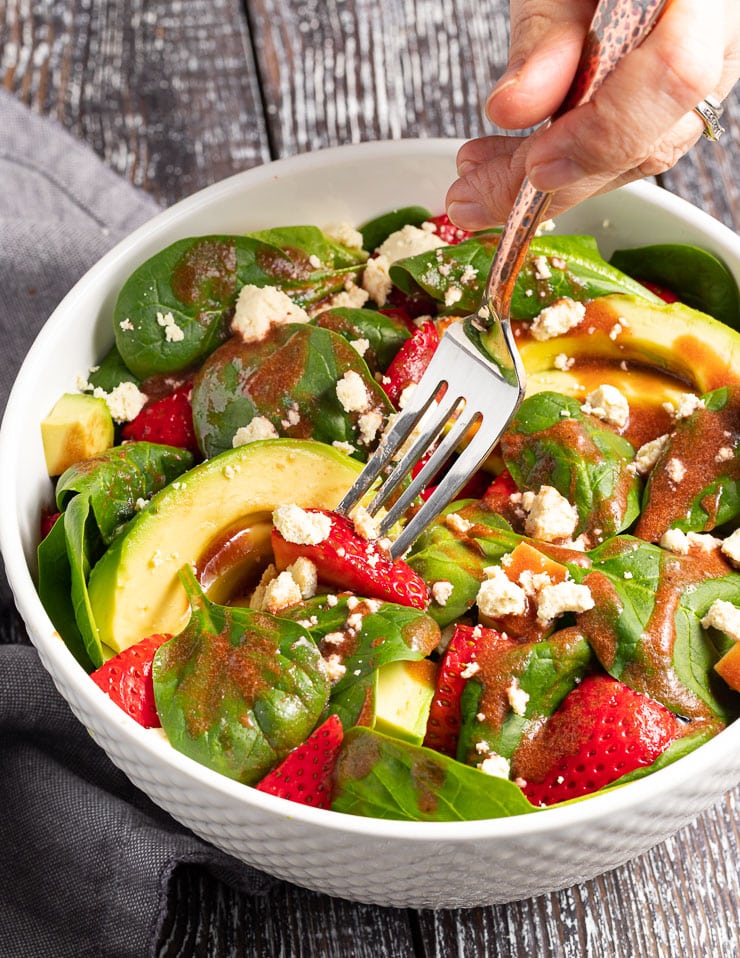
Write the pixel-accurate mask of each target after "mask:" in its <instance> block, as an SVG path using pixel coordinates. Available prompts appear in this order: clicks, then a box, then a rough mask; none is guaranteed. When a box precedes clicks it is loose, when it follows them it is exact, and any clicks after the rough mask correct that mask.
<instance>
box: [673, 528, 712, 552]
mask: <svg viewBox="0 0 740 958" xmlns="http://www.w3.org/2000/svg"><path fill="white" fill-rule="evenodd" d="M658 545H660V546H661V547H662V548H663V549H667V550H668V551H669V552H673V553H675V554H676V555H682V556H685V555H688V554H689V552H690V551H691V548H692V546H694V547H696V548H697V549H701V551H702V552H711V551H712V550H713V549H718V548H719V547H720V546H721V545H722V540H721V539H717V538H715V536H711V535H708V534H707V533H703V532H683V531H682V530H681V529H668V530H667V531H666V532H664V533H663V535H662V536H661V539H660V542H659V543H658Z"/></svg>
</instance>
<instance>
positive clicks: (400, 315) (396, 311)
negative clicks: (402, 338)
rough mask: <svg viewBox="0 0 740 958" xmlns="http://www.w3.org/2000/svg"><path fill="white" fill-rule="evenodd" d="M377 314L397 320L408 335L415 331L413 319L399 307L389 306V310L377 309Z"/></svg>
mask: <svg viewBox="0 0 740 958" xmlns="http://www.w3.org/2000/svg"><path fill="white" fill-rule="evenodd" d="M378 312H379V313H380V314H381V316H391V317H392V318H393V319H397V320H398V321H399V322H401V323H403V324H404V326H405V327H406V328H407V329H408V331H409V332H410V333H413V332H414V331H415V330H416V324H415V323H414V321H413V319H412V318H411V317H410V316H409V314H408V313H407V312H406V310H405V309H403V308H402V307H401V306H391V307H390V309H379V310H378Z"/></svg>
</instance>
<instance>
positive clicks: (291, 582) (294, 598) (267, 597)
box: [262, 569, 302, 615]
mask: <svg viewBox="0 0 740 958" xmlns="http://www.w3.org/2000/svg"><path fill="white" fill-rule="evenodd" d="M301 598H302V596H301V589H300V586H299V585H298V583H297V582H296V581H295V579H294V578H293V576H292V575H291V574H290V572H289V571H288V570H287V569H286V571H285V572H281V573H280V574H279V575H278V576H277V577H276V578H274V579H272V580H271V581H270V582H269V583H268V585H267V587H266V588H265V594H264V598H263V600H262V601H263V608H264V609H265V610H266V611H267V612H269V613H270V614H271V615H275V614H276V613H278V612H279V611H280V610H281V609H286V608H287V607H288V606H290V605H296V603H298V602H300V601H301Z"/></svg>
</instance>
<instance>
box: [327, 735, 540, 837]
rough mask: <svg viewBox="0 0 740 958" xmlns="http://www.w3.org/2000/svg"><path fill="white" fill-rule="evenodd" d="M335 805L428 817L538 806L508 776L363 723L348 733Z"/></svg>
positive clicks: (463, 817)
mask: <svg viewBox="0 0 740 958" xmlns="http://www.w3.org/2000/svg"><path fill="white" fill-rule="evenodd" d="M332 808H333V809H334V811H337V812H346V813H348V814H350V815H367V816H370V817H373V818H393V819H403V820H407V821H423V822H450V821H468V820H474V819H482V818H503V817H505V816H508V815H523V814H526V813H528V812H534V811H536V809H535V808H533V806H532V805H530V803H529V802H528V801H527V800H526V798H525V797H524V795H523V794H522V792H521V790H520V789H519V787H518V786H517V785H515V784H514V783H513V782H510V781H508V780H507V779H503V778H496V777H494V776H492V775H487V774H486V773H485V772H481V771H479V770H478V769H476V768H470V766H467V765H462V764H461V763H460V762H456V761H454V760H453V759H451V758H447V757H446V756H444V755H440V754H439V753H438V752H433V751H432V750H431V749H427V748H423V747H422V746H419V745H411V744H409V743H407V742H402V741H400V740H398V739H392V738H388V737H387V736H385V735H381V734H380V733H378V732H374V731H371V730H370V729H366V728H360V727H358V728H353V729H350V730H349V731H348V732H346V733H345V737H344V742H343V743H342V748H341V751H340V753H339V761H338V763H337V768H336V773H335V787H334V799H333V801H332Z"/></svg>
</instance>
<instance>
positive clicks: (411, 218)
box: [360, 206, 432, 253]
mask: <svg viewBox="0 0 740 958" xmlns="http://www.w3.org/2000/svg"><path fill="white" fill-rule="evenodd" d="M431 215H432V214H431V213H430V212H429V210H427V209H425V208H424V207H423V206H404V207H402V208H401V209H397V210H391V211H390V212H389V213H384V214H383V215H382V216H376V217H375V219H372V220H368V222H367V223H365V225H364V226H361V227H360V233H361V234H362V247H363V249H366V250H367V251H368V252H369V253H372V252H373V251H374V250H376V249H377V248H378V247H379V246H380V245H381V244H382V243H384V242H385V241H386V240H387V239H388V237H389V236H390V235H391V233H395V232H396V231H397V230H400V229H403V227H404V226H421V224H422V223H424V222H426V221H427V220H428V219H429V217H430V216H431Z"/></svg>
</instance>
